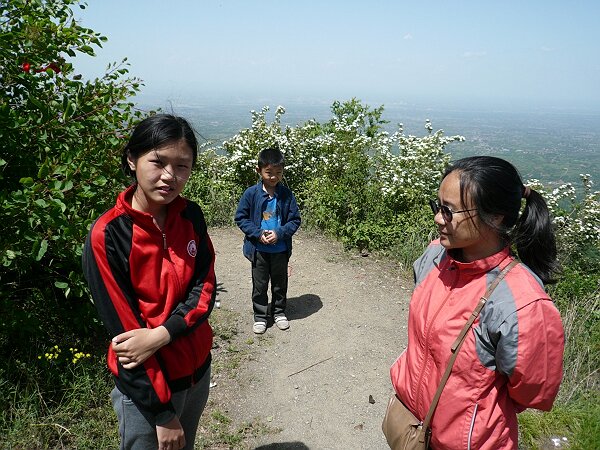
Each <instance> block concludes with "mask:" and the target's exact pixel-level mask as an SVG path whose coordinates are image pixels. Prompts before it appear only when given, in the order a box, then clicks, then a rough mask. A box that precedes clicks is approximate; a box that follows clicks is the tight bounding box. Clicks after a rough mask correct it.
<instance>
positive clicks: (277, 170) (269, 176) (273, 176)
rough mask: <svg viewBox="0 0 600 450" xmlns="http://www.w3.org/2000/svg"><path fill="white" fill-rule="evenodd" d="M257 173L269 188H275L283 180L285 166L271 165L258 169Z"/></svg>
mask: <svg viewBox="0 0 600 450" xmlns="http://www.w3.org/2000/svg"><path fill="white" fill-rule="evenodd" d="M256 171H257V172H258V174H259V175H260V178H261V179H262V182H263V184H264V185H265V186H266V187H267V188H274V187H275V186H277V183H279V182H280V181H281V180H282V178H283V166H274V165H271V164H269V165H267V166H265V167H263V168H260V167H257V168H256Z"/></svg>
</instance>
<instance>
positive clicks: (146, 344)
mask: <svg viewBox="0 0 600 450" xmlns="http://www.w3.org/2000/svg"><path fill="white" fill-rule="evenodd" d="M170 340H171V337H170V335H169V332H168V331H167V329H166V328H165V327H162V326H161V327H158V328H153V329H150V328H137V329H135V330H131V331H126V332H125V333H121V334H119V335H117V336H115V337H114V338H113V339H112V344H111V345H112V349H113V351H114V352H115V354H116V355H117V358H118V359H119V362H120V363H121V365H122V366H123V367H124V368H125V369H134V368H136V367H137V366H139V365H140V364H143V363H144V362H145V361H146V360H147V359H148V358H150V357H151V356H152V355H153V354H154V353H156V352H157V351H158V350H159V349H160V348H161V347H163V346H164V345H166V344H168V343H169V342H170Z"/></svg>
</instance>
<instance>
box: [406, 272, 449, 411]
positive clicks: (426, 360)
mask: <svg viewBox="0 0 600 450" xmlns="http://www.w3.org/2000/svg"><path fill="white" fill-rule="evenodd" d="M446 270H450V268H448V269H446ZM454 270H455V271H456V276H455V277H454V280H453V281H452V285H451V286H450V289H449V290H448V294H446V298H444V300H443V301H442V302H441V303H440V306H439V308H438V309H437V310H436V312H435V314H434V315H433V317H432V318H431V322H430V325H429V327H428V328H427V334H426V335H425V347H424V350H425V359H424V360H423V364H422V365H421V370H420V374H419V381H418V382H417V385H416V389H417V401H416V403H415V406H416V408H419V405H420V404H421V397H422V393H423V388H422V382H423V376H424V375H425V367H426V366H427V362H428V361H429V352H428V351H427V349H428V348H429V336H430V333H429V332H430V331H431V328H432V327H433V324H434V323H435V320H436V318H437V316H438V314H439V313H440V311H441V310H442V308H443V307H444V305H445V304H446V302H447V301H448V298H450V295H452V290H453V289H454V287H455V286H456V283H457V282H458V278H459V275H460V274H459V273H458V269H457V268H454Z"/></svg>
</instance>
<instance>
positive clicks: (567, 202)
mask: <svg viewBox="0 0 600 450" xmlns="http://www.w3.org/2000/svg"><path fill="white" fill-rule="evenodd" d="M580 178H581V182H582V187H583V190H582V192H581V193H579V194H578V193H577V192H576V190H575V187H574V186H573V185H572V184H571V183H567V184H564V185H561V186H558V187H556V188H554V189H552V190H549V189H547V188H546V187H545V186H543V185H542V183H540V181H539V180H535V179H534V180H529V181H528V182H527V183H526V184H527V185H528V186H530V187H531V188H533V189H535V190H537V191H538V192H540V193H541V194H542V195H543V197H544V199H545V200H546V202H547V204H548V208H549V209H550V213H551V215H552V221H553V223H554V225H555V228H556V238H557V245H558V250H559V255H560V258H561V262H562V264H563V265H566V266H569V267H573V266H575V267H576V268H577V269H581V270H583V271H584V272H593V271H598V270H599V269H600V192H599V191H594V190H593V186H594V182H593V180H592V177H591V175H590V174H580Z"/></svg>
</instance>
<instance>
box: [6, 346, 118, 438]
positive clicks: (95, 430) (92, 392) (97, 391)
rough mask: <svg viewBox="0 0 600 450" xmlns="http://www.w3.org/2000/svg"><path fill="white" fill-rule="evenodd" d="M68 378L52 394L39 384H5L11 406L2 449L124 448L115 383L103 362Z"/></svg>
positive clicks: (72, 372) (66, 374)
mask: <svg viewBox="0 0 600 450" xmlns="http://www.w3.org/2000/svg"><path fill="white" fill-rule="evenodd" d="M46 375H47V374H46ZM42 376H44V374H42ZM62 376H63V379H62V380H63V382H62V385H58V386H57V387H58V389H56V390H54V391H52V392H49V391H48V390H47V388H45V387H43V386H41V385H40V384H37V383H31V382H30V383H28V384H11V383H9V382H8V381H7V380H6V379H5V378H2V383H1V388H0V395H2V396H3V397H4V398H5V399H6V398H8V399H9V401H8V407H7V408H6V409H4V410H3V411H2V413H1V416H0V447H1V448H13V449H30V448H118V433H117V421H116V417H115V416H114V413H113V411H112V407H111V405H110V398H109V393H110V390H111V389H112V388H113V383H112V380H111V379H110V376H109V374H108V373H107V371H106V368H105V364H104V361H103V358H95V359H94V360H92V361H86V362H85V364H80V365H79V366H76V367H72V368H69V369H68V370H67V371H66V372H64V373H63V374H62ZM6 396H8V397H6Z"/></svg>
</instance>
